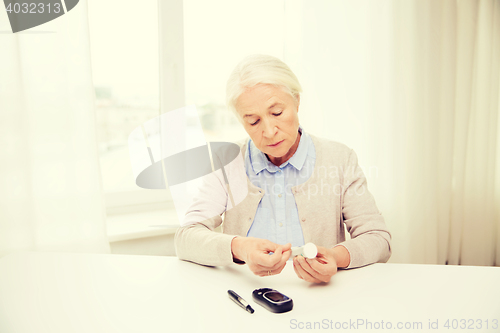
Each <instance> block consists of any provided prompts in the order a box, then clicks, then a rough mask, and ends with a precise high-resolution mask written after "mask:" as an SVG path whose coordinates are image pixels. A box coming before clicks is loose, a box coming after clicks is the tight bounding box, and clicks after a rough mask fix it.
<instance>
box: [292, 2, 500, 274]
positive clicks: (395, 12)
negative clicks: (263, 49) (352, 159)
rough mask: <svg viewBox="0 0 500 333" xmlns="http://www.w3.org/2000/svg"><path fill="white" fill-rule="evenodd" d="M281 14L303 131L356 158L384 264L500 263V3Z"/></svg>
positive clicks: (323, 6) (341, 7)
mask: <svg viewBox="0 0 500 333" xmlns="http://www.w3.org/2000/svg"><path fill="white" fill-rule="evenodd" d="M285 10H286V16H287V29H286V30H287V40H286V46H285V61H286V62H287V63H288V64H290V65H291V67H292V69H293V70H294V71H295V72H296V73H297V75H298V77H299V80H301V82H302V83H303V88H304V94H303V97H302V103H301V111H300V112H299V117H300V120H301V123H303V124H304V126H305V128H306V129H308V130H310V131H311V132H314V133H316V134H318V135H321V136H324V137H329V138H331V139H333V140H336V141H340V142H343V143H345V144H347V145H348V146H350V147H351V148H353V149H355V150H356V151H357V152H358V156H359V161H360V165H361V166H362V167H363V169H364V171H365V174H366V175H367V178H368V186H369V189H370V190H371V191H372V193H373V194H374V196H375V199H376V201H377V204H378V206H379V209H380V210H381V212H382V213H383V214H384V216H385V218H386V223H387V225H388V227H389V228H390V230H391V232H392V235H393V256H392V258H391V262H406V263H429V264H446V263H448V264H462V265H500V214H499V207H500V195H499V194H500V162H498V161H499V160H500V153H499V152H500V145H499V139H500V136H499V133H498V129H499V127H500V126H499V118H498V114H499V98H498V96H499V92H500V91H499V80H500V67H499V64H500V3H499V2H498V1H493V0H485V1H457V0H442V1H441V0H440V1H431V0H418V1H417V0H414V1H396V0H388V1H377V2H375V3H374V2H371V1H354V2H346V1H315V2H314V3H311V2H306V1H290V2H286V7H285ZM318 119H320V120H321V121H318Z"/></svg>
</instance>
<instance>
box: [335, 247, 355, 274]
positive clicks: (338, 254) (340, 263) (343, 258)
mask: <svg viewBox="0 0 500 333" xmlns="http://www.w3.org/2000/svg"><path fill="white" fill-rule="evenodd" d="M332 251H333V258H335V261H336V262H337V267H339V268H346V267H347V266H349V264H350V263H351V255H350V254H349V251H347V249H346V248H345V247H344V246H342V245H340V246H335V247H334V248H333V249H332Z"/></svg>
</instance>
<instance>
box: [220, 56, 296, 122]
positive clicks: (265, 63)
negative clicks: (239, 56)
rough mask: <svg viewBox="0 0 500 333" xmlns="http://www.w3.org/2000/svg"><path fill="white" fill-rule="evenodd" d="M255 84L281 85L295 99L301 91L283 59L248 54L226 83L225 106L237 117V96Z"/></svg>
mask: <svg viewBox="0 0 500 333" xmlns="http://www.w3.org/2000/svg"><path fill="white" fill-rule="evenodd" d="M257 84H272V85H274V86H276V87H281V88H283V89H284V91H285V92H287V93H289V94H290V95H291V96H292V97H293V98H294V99H295V100H296V101H297V100H298V98H299V97H300V93H301V92H302V87H301V86H300V83H299V80H298V79H297V77H296V76H295V74H294V73H293V72H292V70H291V69H290V68H289V67H288V66H287V65H286V64H285V63H284V62H283V61H281V60H280V59H278V58H276V57H273V56H270V55H264V54H255V55H251V56H248V57H246V58H245V59H243V60H242V61H241V62H240V63H239V64H238V65H237V66H236V68H235V69H234V70H233V72H232V73H231V75H229V79H228V80H227V85H226V103H227V107H228V108H229V109H230V110H231V111H232V112H234V113H235V114H236V116H237V117H238V113H237V112H236V102H237V100H238V98H239V97H240V95H241V94H242V93H243V92H244V91H245V89H247V88H251V87H254V86H256V85H257ZM238 118H239V117H238Z"/></svg>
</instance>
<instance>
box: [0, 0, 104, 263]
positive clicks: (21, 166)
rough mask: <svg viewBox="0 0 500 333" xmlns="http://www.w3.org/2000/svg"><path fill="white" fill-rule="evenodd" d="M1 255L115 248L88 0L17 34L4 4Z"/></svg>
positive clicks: (0, 20)
mask: <svg viewBox="0 0 500 333" xmlns="http://www.w3.org/2000/svg"><path fill="white" fill-rule="evenodd" d="M0 30H1V31H2V34H1V35H0V49H1V50H2V51H1V52H0V142H1V143H2V144H1V145H0V257H2V256H5V255H7V254H9V253H13V252H17V251H64V252H88V253H109V243H108V240H107V236H106V227H105V224H104V218H105V215H104V214H105V213H104V203H103V195H102V191H101V180H100V173H99V165H98V155H97V144H96V124H95V113H94V112H95V111H94V92H93V85H92V75H91V68H90V49H89V29H88V20H87V2H86V1H80V2H79V4H78V5H77V6H76V7H75V8H74V9H73V10H72V11H71V12H68V13H67V14H66V15H64V16H61V17H59V18H58V19H56V20H54V21H51V22H49V23H46V24H44V25H42V26H39V27H36V28H33V29H31V30H27V31H25V32H20V33H17V34H12V33H11V32H9V30H10V26H9V25H8V19H7V16H6V13H5V11H2V10H0Z"/></svg>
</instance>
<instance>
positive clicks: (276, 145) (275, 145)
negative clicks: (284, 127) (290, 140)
mask: <svg viewBox="0 0 500 333" xmlns="http://www.w3.org/2000/svg"><path fill="white" fill-rule="evenodd" d="M283 141H285V140H281V141H280V142H278V143H277V144H274V145H268V147H273V148H274V147H278V146H279V145H280V144H281V143H282V142H283Z"/></svg>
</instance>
